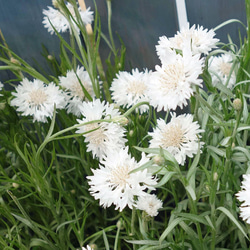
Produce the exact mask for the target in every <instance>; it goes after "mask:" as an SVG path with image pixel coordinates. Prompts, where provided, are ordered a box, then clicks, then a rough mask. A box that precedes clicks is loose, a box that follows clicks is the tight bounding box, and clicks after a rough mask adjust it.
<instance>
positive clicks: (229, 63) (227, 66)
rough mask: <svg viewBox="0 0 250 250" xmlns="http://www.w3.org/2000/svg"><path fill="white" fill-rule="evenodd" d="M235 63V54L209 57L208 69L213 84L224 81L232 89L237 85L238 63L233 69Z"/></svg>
mask: <svg viewBox="0 0 250 250" xmlns="http://www.w3.org/2000/svg"><path fill="white" fill-rule="evenodd" d="M233 63H234V59H233V55H232V54H228V53H226V54H221V55H219V56H212V57H210V58H209V61H208V71H209V73H210V74H211V77H212V85H213V86H216V85H217V84H218V83H222V84H223V85H225V86H227V87H228V88H230V89H231V88H232V87H233V86H234V85H235V83H236V70H237V69H238V64H236V65H234V68H233V69H232V67H233Z"/></svg>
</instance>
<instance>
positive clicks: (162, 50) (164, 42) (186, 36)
mask: <svg viewBox="0 0 250 250" xmlns="http://www.w3.org/2000/svg"><path fill="white" fill-rule="evenodd" d="M214 36H215V32H214V31H213V30H212V29H211V30H209V31H208V29H204V28H203V26H199V25H198V26H197V28H196V27H195V25H193V26H192V27H191V28H189V24H187V26H185V27H183V28H181V30H180V31H178V32H177V34H176V35H175V36H174V37H170V38H167V37H166V36H162V37H160V38H159V41H158V44H159V45H156V51H157V54H158V56H159V58H160V59H161V60H165V58H166V51H167V50H169V49H176V50H181V51H182V50H184V49H185V48H189V49H190V50H191V51H192V54H194V55H196V54H202V53H203V54H205V55H207V54H208V52H209V51H211V50H212V49H213V48H216V43H217V42H219V39H217V38H214Z"/></svg>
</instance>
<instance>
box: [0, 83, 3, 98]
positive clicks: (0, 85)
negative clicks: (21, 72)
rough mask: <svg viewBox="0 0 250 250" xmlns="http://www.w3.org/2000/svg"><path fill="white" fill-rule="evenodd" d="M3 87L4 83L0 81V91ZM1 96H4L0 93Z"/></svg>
mask: <svg viewBox="0 0 250 250" xmlns="http://www.w3.org/2000/svg"><path fill="white" fill-rule="evenodd" d="M2 88H3V84H2V83H1V82H0V91H1V90H2ZM0 96H2V94H0Z"/></svg>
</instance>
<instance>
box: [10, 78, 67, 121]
mask: <svg viewBox="0 0 250 250" xmlns="http://www.w3.org/2000/svg"><path fill="white" fill-rule="evenodd" d="M12 95H13V96H15V98H14V99H12V100H11V105H12V106H17V111H18V112H22V115H23V116H29V115H31V116H33V121H38V122H46V121H47V118H48V117H49V118H52V116H53V112H54V105H56V108H57V109H63V108H65V105H66V95H65V93H64V92H63V91H61V90H60V89H59V87H58V86H56V85H55V84H54V83H50V84H48V85H46V84H44V83H43V82H42V81H40V80H38V79H34V80H33V82H32V81H29V80H28V79H27V78H24V79H23V80H22V82H21V84H19V85H18V86H17V87H16V92H13V93H12Z"/></svg>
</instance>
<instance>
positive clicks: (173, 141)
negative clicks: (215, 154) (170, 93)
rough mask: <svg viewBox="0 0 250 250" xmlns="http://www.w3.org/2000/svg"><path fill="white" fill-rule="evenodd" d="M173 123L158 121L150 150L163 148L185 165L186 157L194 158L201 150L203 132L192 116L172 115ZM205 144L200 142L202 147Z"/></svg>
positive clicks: (151, 134) (152, 133)
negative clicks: (200, 140) (200, 136)
mask: <svg viewBox="0 0 250 250" xmlns="http://www.w3.org/2000/svg"><path fill="white" fill-rule="evenodd" d="M171 115H172V117H171V121H170V122H169V123H165V121H164V120H163V119H158V120H157V126H156V128H155V129H154V130H153V132H149V133H148V134H149V135H150V136H152V139H151V140H150V142H149V143H150V146H149V147H150V148H159V147H161V148H163V149H165V150H167V151H168V152H169V153H171V154H172V155H173V156H174V157H175V159H176V161H177V162H178V163H179V164H180V165H184V163H185V160H186V157H187V156H188V157H191V158H192V157H193V155H194V154H197V152H198V150H199V133H201V132H203V130H201V129H200V126H199V124H198V123H197V122H193V116H192V115H191V114H183V115H179V116H176V114H175V113H173V114H171ZM202 145H203V143H202V142H200V146H202Z"/></svg>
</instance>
